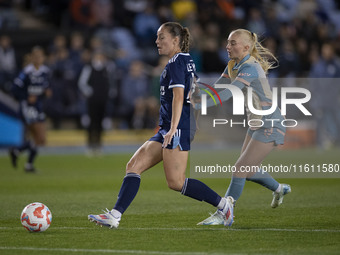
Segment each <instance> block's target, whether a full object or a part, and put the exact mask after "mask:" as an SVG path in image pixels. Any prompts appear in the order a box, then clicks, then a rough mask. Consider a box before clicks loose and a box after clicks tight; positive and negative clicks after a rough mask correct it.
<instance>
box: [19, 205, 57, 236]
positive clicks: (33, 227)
mask: <svg viewBox="0 0 340 255" xmlns="http://www.w3.org/2000/svg"><path fill="white" fill-rule="evenodd" d="M51 222H52V213H51V211H50V209H48V207H47V206H46V205H44V204H42V203H39V202H35V203H31V204H29V205H27V206H26V207H25V208H24V210H22V213H21V224H22V225H23V226H24V228H26V229H27V230H28V231H30V232H43V231H45V230H46V229H48V227H49V226H50V225H51Z"/></svg>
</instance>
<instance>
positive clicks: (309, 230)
mask: <svg viewBox="0 0 340 255" xmlns="http://www.w3.org/2000/svg"><path fill="white" fill-rule="evenodd" d="M21 228H22V227H0V229H3V230H6V229H21ZM103 228H106V227H103ZM51 229H54V230H63V229H65V230H67V229H70V230H85V229H87V230H91V229H95V227H51ZM118 230H145V231H154V230H167V231H213V230H214V231H216V230H218V231H273V232H328V233H340V229H294V228H216V227H209V226H205V227H197V228H157V227H155V228H124V227H123V228H122V227H119V228H118ZM118 230H117V231H118ZM112 231H115V230H114V229H113V230H112Z"/></svg>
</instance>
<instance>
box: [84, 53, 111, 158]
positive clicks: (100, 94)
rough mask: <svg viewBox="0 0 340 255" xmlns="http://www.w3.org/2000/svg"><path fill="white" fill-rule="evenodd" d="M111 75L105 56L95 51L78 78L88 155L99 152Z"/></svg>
mask: <svg viewBox="0 0 340 255" xmlns="http://www.w3.org/2000/svg"><path fill="white" fill-rule="evenodd" d="M112 73H113V69H112V65H109V63H108V60H107V58H106V56H105V55H104V54H103V53H102V52H101V51H97V52H95V53H93V56H92V60H91V63H90V64H89V65H86V66H84V68H83V70H82V71H81V74H80V77H79V81H78V86H79V90H80V91H81V93H82V94H83V95H84V96H85V98H86V103H87V115H86V116H87V117H85V119H84V118H82V119H83V121H84V122H85V123H84V124H85V126H87V133H88V146H89V155H98V154H100V152H101V147H102V133H103V121H104V118H105V116H106V114H107V111H106V110H107V104H108V99H109V90H110V83H111V80H110V74H111V75H112Z"/></svg>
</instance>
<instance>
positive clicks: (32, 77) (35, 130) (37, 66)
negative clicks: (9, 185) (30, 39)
mask: <svg viewBox="0 0 340 255" xmlns="http://www.w3.org/2000/svg"><path fill="white" fill-rule="evenodd" d="M30 60H31V63H30V64H29V65H27V66H26V67H25V68H24V70H23V71H22V72H21V73H20V74H19V76H18V77H17V78H16V79H15V80H14V84H13V87H12V93H13V95H14V97H15V98H16V99H17V100H18V101H19V103H20V114H21V117H22V119H23V122H24V123H25V126H26V129H27V130H26V131H27V137H26V139H25V141H24V143H23V144H22V145H21V146H18V147H15V148H11V149H10V157H11V162H12V165H13V167H17V159H18V156H19V154H20V152H22V151H25V150H28V151H29V155H28V160H27V163H26V165H25V171H26V172H35V168H34V165H33V163H34V160H35V158H36V156H37V153H38V149H37V147H38V146H43V145H44V144H45V141H46V130H45V113H44V112H43V100H44V98H45V97H49V96H51V94H52V92H51V89H50V83H49V77H50V70H49V68H48V67H47V66H45V65H44V61H45V55H44V51H43V49H42V48H41V47H39V46H36V47H34V48H33V49H32V52H31V54H30ZM29 135H30V136H31V137H29ZM31 138H32V139H31Z"/></svg>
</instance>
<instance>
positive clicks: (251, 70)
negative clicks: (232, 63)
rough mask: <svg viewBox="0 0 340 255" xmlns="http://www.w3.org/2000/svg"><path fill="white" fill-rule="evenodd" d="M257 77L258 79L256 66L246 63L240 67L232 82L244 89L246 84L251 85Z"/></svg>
mask: <svg viewBox="0 0 340 255" xmlns="http://www.w3.org/2000/svg"><path fill="white" fill-rule="evenodd" d="M256 79H258V73H257V70H256V68H255V67H252V66H250V65H244V66H242V67H241V68H240V70H239V71H238V74H237V76H236V78H235V80H234V81H233V82H232V83H231V84H233V85H235V86H237V87H239V88H240V89H243V88H244V86H248V87H249V86H250V84H251V83H252V82H253V81H254V80H256Z"/></svg>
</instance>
